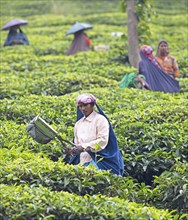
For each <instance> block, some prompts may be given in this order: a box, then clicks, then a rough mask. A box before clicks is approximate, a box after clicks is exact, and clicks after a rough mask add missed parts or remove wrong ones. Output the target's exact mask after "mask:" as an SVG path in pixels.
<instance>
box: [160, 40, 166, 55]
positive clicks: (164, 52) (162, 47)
mask: <svg viewBox="0 0 188 220" xmlns="http://www.w3.org/2000/svg"><path fill="white" fill-rule="evenodd" d="M159 53H160V55H162V56H166V55H167V54H168V45H167V44H166V43H165V42H162V43H161V44H160V45H159Z"/></svg>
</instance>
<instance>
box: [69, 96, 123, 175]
mask: <svg viewBox="0 0 188 220" xmlns="http://www.w3.org/2000/svg"><path fill="white" fill-rule="evenodd" d="M76 104H77V122H76V124H75V126H74V143H75V144H76V146H75V147H73V148H72V149H71V150H70V151H69V154H71V155H72V156H71V158H70V161H69V163H70V164H75V165H76V164H79V163H80V164H81V165H83V166H88V165H89V164H93V165H94V166H95V167H96V168H97V169H102V170H110V172H111V173H114V174H117V175H120V176H123V172H124V163H123V159H122V156H121V153H120V150H119V147H118V143H117V139H116V136H115V134H114V132H113V129H112V126H111V124H110V122H109V121H108V119H107V117H106V115H105V114H104V112H103V111H102V109H101V108H100V107H99V106H98V105H97V103H96V98H95V97H94V96H93V95H92V94H82V95H80V96H78V97H77V99H76ZM95 106H96V108H97V109H98V112H96V111H95V110H94V108H95Z"/></svg>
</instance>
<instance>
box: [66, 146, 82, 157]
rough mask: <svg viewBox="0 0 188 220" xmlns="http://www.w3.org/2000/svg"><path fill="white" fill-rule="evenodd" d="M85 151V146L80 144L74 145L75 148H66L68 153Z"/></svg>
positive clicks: (74, 153) (73, 153)
mask: <svg viewBox="0 0 188 220" xmlns="http://www.w3.org/2000/svg"><path fill="white" fill-rule="evenodd" d="M83 151H84V148H83V147H82V146H81V145H80V144H78V145H77V146H75V147H73V148H71V149H70V148H69V149H66V151H65V153H66V154H68V155H76V154H78V153H81V152H83Z"/></svg>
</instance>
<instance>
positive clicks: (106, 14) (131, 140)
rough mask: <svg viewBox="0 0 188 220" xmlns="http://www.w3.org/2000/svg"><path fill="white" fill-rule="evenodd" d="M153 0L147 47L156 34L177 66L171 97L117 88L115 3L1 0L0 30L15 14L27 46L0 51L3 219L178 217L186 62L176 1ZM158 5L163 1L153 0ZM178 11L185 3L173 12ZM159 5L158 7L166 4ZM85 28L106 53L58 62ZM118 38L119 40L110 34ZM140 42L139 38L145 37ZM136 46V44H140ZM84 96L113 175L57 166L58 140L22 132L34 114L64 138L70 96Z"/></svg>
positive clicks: (184, 153) (183, 196) (119, 44)
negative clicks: (101, 119)
mask: <svg viewBox="0 0 188 220" xmlns="http://www.w3.org/2000/svg"><path fill="white" fill-rule="evenodd" d="M165 2H166V4H160V2H158V1H157V2H156V1H154V6H153V7H155V10H156V11H157V14H158V16H157V17H156V16H152V15H151V22H150V23H148V25H149V26H150V30H151V37H150V39H149V43H150V44H151V45H152V46H154V48H156V47H157V42H158V41H159V40H160V39H161V38H165V39H167V40H168V41H169V44H170V51H171V53H172V55H173V56H175V57H176V59H177V61H178V64H179V67H180V72H181V75H180V78H179V82H180V86H181V92H180V93H177V94H165V93H162V92H151V91H146V90H139V89H120V88H118V85H119V83H120V80H121V78H122V77H123V76H124V74H126V73H130V72H136V71H137V70H136V69H134V68H132V67H130V66H129V64H128V62H127V53H128V51H127V32H126V15H125V13H122V12H121V10H120V1H119V0H103V4H101V1H99V0H90V1H87V0H81V1H80V0H74V1H72V0H69V1H56V0H53V1H49V0H42V1H39V0H32V1H28V2H27V3H25V1H24V0H19V1H12V2H11V5H10V4H9V1H5V0H1V6H2V7H0V10H1V15H2V16H1V25H2V26H3V25H4V23H6V22H7V21H9V20H10V19H12V18H23V19H26V20H28V21H29V25H27V26H24V27H23V30H24V32H25V33H26V34H27V36H28V38H29V41H30V45H29V46H14V47H3V46H2V45H3V43H4V40H5V38H6V35H7V32H5V31H2V32H1V39H0V44H1V47H0V51H1V54H2V57H1V78H0V122H1V126H0V146H1V150H0V180H1V182H0V183H1V185H0V195H1V200H0V210H1V211H0V217H1V218H2V219H3V220H6V219H13V220H14V219H17V220H18V219H46V220H47V219H101V220H102V219H108V220H109V219H135V220H136V219H140V220H142V219H143V220H145V219H148V220H149V219H155V220H158V219H168V220H171V219H175V220H176V219H187V218H188V215H187V214H186V213H187V212H188V170H187V169H188V167H187V162H188V111H187V109H188V78H187V77H188V60H187V48H188V42H187V34H188V30H187V28H186V27H187V20H186V19H185V18H187V14H186V4H185V1H184V0H181V4H176V2H174V3H173V4H171V3H172V2H171V1H170V2H168V1H165ZM163 3H164V2H163ZM182 5H184V6H185V7H182ZM167 6H168V7H167ZM75 21H81V22H88V23H91V24H92V25H93V26H94V28H93V29H91V30H88V35H89V37H90V38H91V41H92V46H95V45H101V44H102V45H109V46H110V50H109V51H94V50H92V51H90V52H85V53H84V52H80V53H78V54H76V55H74V56H66V55H65V52H66V50H67V49H68V47H69V45H70V43H71V40H72V37H73V36H65V33H66V31H67V29H69V27H70V26H71V25H72V24H73V23H74V22H75ZM114 32H122V33H124V35H123V36H121V37H118V36H113V34H112V33H114ZM147 42H148V39H147ZM143 43H146V42H143ZM82 92H91V93H93V94H94V95H95V96H96V97H97V100H98V104H99V106H101V107H102V108H103V110H104V112H105V113H106V114H107V116H108V117H109V119H110V122H111V123H112V126H113V128H114V131H115V133H116V135H117V139H118V143H119V148H120V150H121V152H122V155H123V159H124V162H125V173H124V176H123V177H122V178H120V177H119V176H116V175H113V174H111V173H110V172H108V171H97V170H95V169H94V168H93V167H87V168H83V167H81V166H72V165H69V164H67V161H68V159H69V158H68V157H67V156H66V154H65V152H64V148H63V146H62V144H61V143H60V142H59V141H58V140H57V139H55V140H52V141H51V142H50V143H48V144H46V145H42V144H39V143H36V142H35V141H34V140H33V139H32V138H31V137H29V135H28V133H27V132H26V129H25V128H26V126H27V124H28V123H29V121H30V120H31V119H33V117H35V116H36V115H38V114H39V115H40V116H41V117H42V118H44V119H45V120H46V121H47V122H48V123H49V124H51V125H52V127H54V128H55V129H56V130H57V131H58V132H59V134H60V135H61V136H62V137H63V138H66V139H68V140H72V139H73V126H74V123H75V121H76V106H75V99H76V97H77V95H78V94H80V93H82Z"/></svg>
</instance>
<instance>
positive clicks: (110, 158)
mask: <svg viewBox="0 0 188 220" xmlns="http://www.w3.org/2000/svg"><path fill="white" fill-rule="evenodd" d="M95 105H96V107H97V109H98V112H99V114H101V115H103V116H104V117H105V118H106V119H107V120H108V118H107V117H106V115H105V114H104V112H103V111H102V109H101V108H100V107H99V106H98V105H97V104H95ZM82 117H83V114H82V112H81V111H80V110H79V108H77V121H78V120H80V119H81V118H82ZM108 122H109V120H108ZM109 126H110V129H109V140H108V144H107V146H106V147H105V148H104V149H103V150H101V151H99V152H97V153H94V152H91V151H88V153H89V154H90V156H91V157H92V159H93V160H94V161H95V162H96V163H97V166H98V167H99V169H101V170H110V172H111V173H114V174H117V175H120V176H123V173H124V162H123V158H122V155H121V153H120V150H119V147H118V143H117V139H116V136H115V134H114V131H113V128H112V125H111V123H110V122H109ZM79 162H80V154H77V155H75V156H73V157H71V158H70V161H69V163H70V164H78V163H79Z"/></svg>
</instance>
